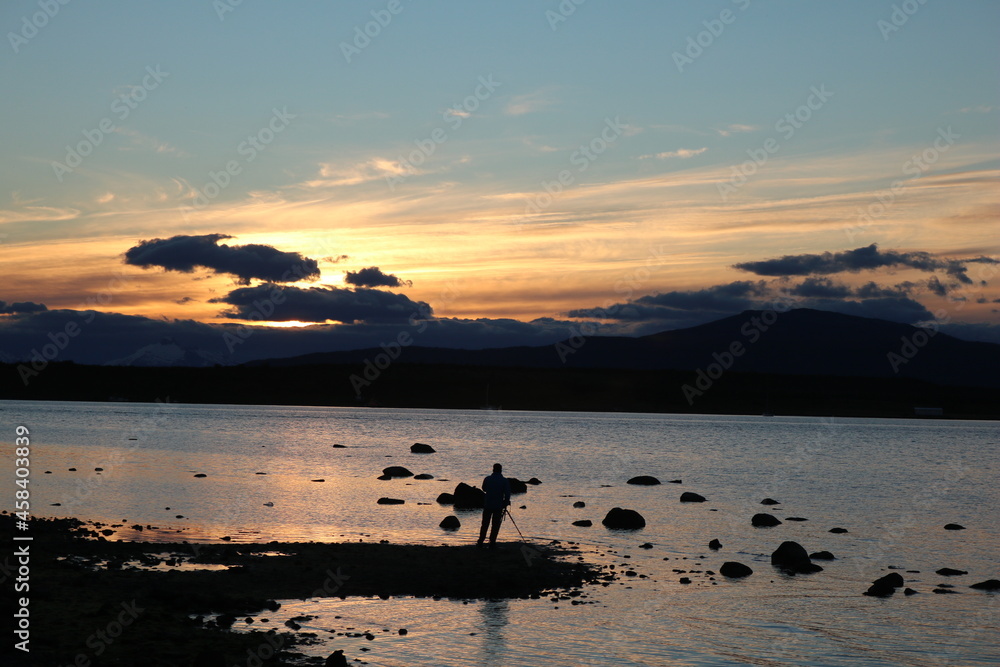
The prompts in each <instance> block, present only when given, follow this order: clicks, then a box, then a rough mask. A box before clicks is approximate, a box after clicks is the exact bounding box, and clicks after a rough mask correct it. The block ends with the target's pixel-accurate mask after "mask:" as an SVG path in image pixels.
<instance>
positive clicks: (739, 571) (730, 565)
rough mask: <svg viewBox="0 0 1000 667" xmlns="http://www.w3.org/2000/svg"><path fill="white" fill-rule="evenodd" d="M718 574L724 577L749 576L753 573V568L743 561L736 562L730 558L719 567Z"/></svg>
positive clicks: (737, 577)
mask: <svg viewBox="0 0 1000 667" xmlns="http://www.w3.org/2000/svg"><path fill="white" fill-rule="evenodd" d="M719 574H721V575H722V576H724V577H730V578H732V579H739V578H740V577H749V576H750V575H751V574H753V570H751V569H750V568H749V567H747V566H746V565H744V564H743V563H737V562H736V561H732V560H731V561H727V562H725V563H723V564H722V567H720V568H719Z"/></svg>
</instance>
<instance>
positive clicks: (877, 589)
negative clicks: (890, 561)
mask: <svg viewBox="0 0 1000 667" xmlns="http://www.w3.org/2000/svg"><path fill="white" fill-rule="evenodd" d="M903 583H904V582H903V576H902V575H901V574H899V573H898V572H893V573H891V574H887V575H885V576H884V577H880V578H878V579H876V580H875V581H873V582H872V585H871V586H869V587H868V590H867V591H865V595H868V596H870V597H877V598H887V597H889V596H890V595H892V594H893V593H895V592H896V589H897V588H902V587H903Z"/></svg>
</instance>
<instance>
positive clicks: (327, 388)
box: [0, 362, 1000, 420]
mask: <svg viewBox="0 0 1000 667" xmlns="http://www.w3.org/2000/svg"><path fill="white" fill-rule="evenodd" d="M17 368H18V366H17V365H15V364H0V399H8V400H56V401H60V400H61V401H96V402H105V401H125V402H156V401H161V402H162V401H168V400H169V401H170V402H175V403H194V404H234V405H300V406H330V407H392V408H431V409H479V408H483V407H484V397H485V396H486V395H487V394H486V392H487V391H488V392H489V394H488V395H489V399H488V401H489V403H490V404H491V405H490V406H488V407H491V408H502V409H504V410H544V411H580V412H641V413H664V414H729V415H762V414H767V415H771V414H774V415H783V416H820V417H830V416H834V417H876V418H897V419H899V418H921V417H922V418H927V416H929V415H932V416H936V417H943V418H946V419H987V420H989V419H1000V388H998V387H962V386H948V385H939V384H933V383H930V382H927V381H923V380H916V379H909V378H902V377H892V378H870V377H840V376H812V375H775V374H760V373H738V372H726V373H723V374H721V376H719V377H717V378H715V379H712V378H707V377H700V376H699V375H698V374H697V373H696V372H691V371H664V370H635V369H626V370H620V369H604V368H518V367H500V366H497V367H484V366H466V365H447V364H420V363H405V362H396V363H393V364H390V365H388V366H387V367H386V368H385V369H384V370H380V371H378V373H377V374H375V376H374V377H370V378H368V379H365V378H366V376H365V373H366V368H365V366H364V365H363V364H310V365H299V366H269V365H260V366H215V367H206V368H193V367H131V366H87V365H82V364H75V363H73V362H52V363H49V364H48V365H47V366H46V368H44V369H43V370H42V371H40V372H38V373H37V375H35V376H32V377H30V378H29V379H28V382H27V383H25V382H24V380H23V379H22V377H21V376H20V375H19V373H18V370H17ZM369 375H372V374H371V373H370V372H369ZM352 378H353V380H352ZM357 378H362V379H364V382H363V383H359V382H358V380H357ZM918 409H920V410H918ZM921 411H922V412H923V414H921Z"/></svg>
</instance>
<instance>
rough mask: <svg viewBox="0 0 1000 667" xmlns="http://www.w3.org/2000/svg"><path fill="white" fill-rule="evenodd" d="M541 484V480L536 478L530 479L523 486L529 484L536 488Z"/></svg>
mask: <svg viewBox="0 0 1000 667" xmlns="http://www.w3.org/2000/svg"><path fill="white" fill-rule="evenodd" d="M541 483H542V482H541V480H540V479H538V478H537V477H532V478H531V479H529V480H528V481H527V482H525V484H531V485H532V486H538V485H539V484H541Z"/></svg>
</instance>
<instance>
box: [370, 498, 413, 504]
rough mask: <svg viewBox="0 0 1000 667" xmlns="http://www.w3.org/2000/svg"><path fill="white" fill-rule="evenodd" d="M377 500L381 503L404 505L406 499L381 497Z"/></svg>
mask: <svg viewBox="0 0 1000 667" xmlns="http://www.w3.org/2000/svg"><path fill="white" fill-rule="evenodd" d="M376 502H377V503H378V504H379V505H402V504H404V503H405V502H406V501H405V500H400V499H399V498H379V499H378V500H377V501H376Z"/></svg>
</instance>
